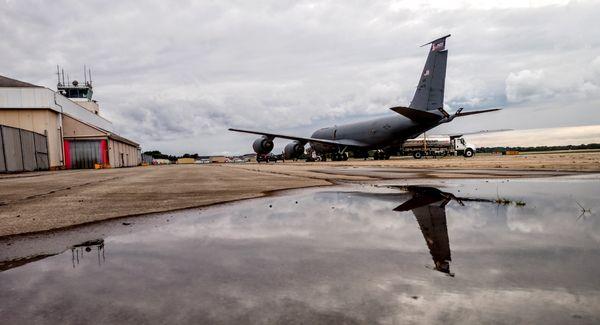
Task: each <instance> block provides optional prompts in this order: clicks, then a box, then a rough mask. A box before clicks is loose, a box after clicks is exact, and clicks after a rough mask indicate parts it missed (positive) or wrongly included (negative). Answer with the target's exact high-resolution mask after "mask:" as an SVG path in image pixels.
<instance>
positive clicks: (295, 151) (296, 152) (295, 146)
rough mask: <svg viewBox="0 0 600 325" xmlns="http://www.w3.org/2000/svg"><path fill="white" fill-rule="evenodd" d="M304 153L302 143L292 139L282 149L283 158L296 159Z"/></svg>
mask: <svg viewBox="0 0 600 325" xmlns="http://www.w3.org/2000/svg"><path fill="white" fill-rule="evenodd" d="M303 153H304V144H302V143H301V142H300V141H292V142H290V143H288V144H287V145H286V146H285V148H284V149H283V154H284V155H285V159H296V158H298V157H300V156H301V155H302V154H303Z"/></svg>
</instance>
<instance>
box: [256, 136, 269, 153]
mask: <svg viewBox="0 0 600 325" xmlns="http://www.w3.org/2000/svg"><path fill="white" fill-rule="evenodd" d="M252 149H254V152H256V153H257V154H259V155H264V154H268V153H269V152H271V150H273V139H269V138H267V137H264V136H263V137H260V138H258V139H256V140H254V143H253V144H252Z"/></svg>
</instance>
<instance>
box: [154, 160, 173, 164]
mask: <svg viewBox="0 0 600 325" xmlns="http://www.w3.org/2000/svg"><path fill="white" fill-rule="evenodd" d="M170 164H172V162H171V161H170V160H169V159H153V160H152V165H170Z"/></svg>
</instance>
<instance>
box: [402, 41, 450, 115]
mask: <svg viewBox="0 0 600 325" xmlns="http://www.w3.org/2000/svg"><path fill="white" fill-rule="evenodd" d="M448 37H450V34H448V35H446V36H443V37H440V38H438V39H435V40H433V41H431V42H429V43H426V44H423V45H422V46H425V45H429V44H431V48H430V50H429V55H428V56H427V61H426V62H425V67H423V72H422V73H421V77H420V79H419V83H418V85H417V90H416V91H415V96H414V97H413V100H412V101H411V103H410V106H409V107H410V108H412V109H417V110H421V111H435V112H434V114H437V113H438V109H439V108H443V107H444V84H445V81H446V62H447V60H448V51H447V50H446V39H447V38H448Z"/></svg>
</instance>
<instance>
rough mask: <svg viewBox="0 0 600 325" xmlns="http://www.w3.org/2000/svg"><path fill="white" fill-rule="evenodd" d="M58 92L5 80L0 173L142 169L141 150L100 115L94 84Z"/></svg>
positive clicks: (1, 85) (0, 85)
mask: <svg viewBox="0 0 600 325" xmlns="http://www.w3.org/2000/svg"><path fill="white" fill-rule="evenodd" d="M58 90H59V91H58V92H55V91H53V90H51V89H48V88H45V87H41V86H36V85H32V84H29V83H26V82H22V81H18V80H14V79H10V78H6V77H3V76H0V125H3V126H5V127H3V128H2V132H1V133H0V140H1V141H0V144H1V146H0V161H1V162H0V172H13V171H23V170H40V169H42V170H43V169H48V168H49V169H62V168H67V169H70V168H93V167H94V165H95V164H100V165H104V166H110V167H129V166H137V165H139V164H140V162H141V155H140V148H139V145H138V144H137V143H135V142H133V141H131V140H128V139H125V138H123V137H121V136H119V135H117V134H116V133H115V132H114V127H113V125H112V123H111V122H110V121H108V120H106V119H104V118H102V117H101V116H100V115H98V113H99V106H98V104H97V102H96V101H94V100H92V83H91V81H89V82H88V81H86V82H85V84H83V85H80V84H79V83H77V82H76V81H73V83H72V84H70V85H66V84H65V83H64V81H63V82H61V81H60V80H59V83H58ZM4 129H6V130H7V131H4ZM2 135H6V136H2ZM31 138H34V140H35V141H36V142H35V143H31V141H29V140H30V139H31ZM28 157H29V158H28ZM32 157H33V158H32ZM43 159H46V160H47V162H46V163H44V161H43Z"/></svg>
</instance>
